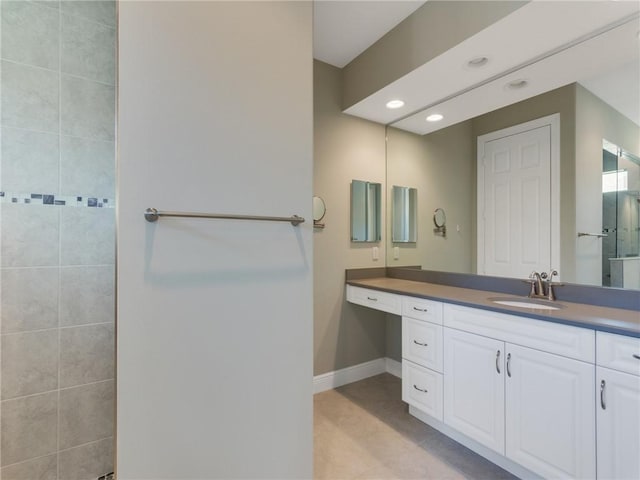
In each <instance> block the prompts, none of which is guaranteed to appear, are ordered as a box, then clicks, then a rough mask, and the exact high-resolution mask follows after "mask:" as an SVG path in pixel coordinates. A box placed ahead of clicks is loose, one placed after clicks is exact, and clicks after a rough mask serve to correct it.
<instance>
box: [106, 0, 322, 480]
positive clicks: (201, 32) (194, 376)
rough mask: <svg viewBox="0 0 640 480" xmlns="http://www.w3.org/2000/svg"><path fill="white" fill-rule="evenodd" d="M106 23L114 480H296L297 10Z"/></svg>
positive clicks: (221, 5) (299, 281)
mask: <svg viewBox="0 0 640 480" xmlns="http://www.w3.org/2000/svg"><path fill="white" fill-rule="evenodd" d="M119 17H120V25H119V42H120V44H119V52H120V53H119V55H120V57H119V89H120V92H119V95H120V97H119V124H118V131H119V142H118V143H119V179H118V187H119V197H118V201H119V210H118V288H117V291H118V324H117V325H118V326H117V341H118V352H117V359H118V375H117V377H118V379H117V381H118V397H117V398H118V411H117V420H118V426H117V443H118V445H117V476H118V478H119V479H121V480H125V479H134V478H136V479H138V478H154V479H155V478H173V479H187V478H278V479H281V478H310V477H311V475H312V351H313V345H312V301H313V300H312V273H313V272H312V221H311V196H312V53H311V46H312V45H311V38H312V35H311V3H310V2H281V3H278V2H253V3H248V2H120V12H119ZM151 206H153V207H156V208H158V209H165V210H177V211H199V212H217V213H239V214H254V215H278V216H288V215H291V214H298V215H301V216H303V217H305V218H306V219H307V222H306V223H304V224H302V225H300V226H299V227H293V226H291V225H290V224H288V223H271V222H240V221H229V220H196V219H168V218H163V219H160V220H159V222H158V223H156V224H150V223H147V222H145V221H144V220H143V217H142V212H143V211H144V209H145V208H146V207H151Z"/></svg>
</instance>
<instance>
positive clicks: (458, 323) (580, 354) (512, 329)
mask: <svg viewBox="0 0 640 480" xmlns="http://www.w3.org/2000/svg"><path fill="white" fill-rule="evenodd" d="M444 326H445V327H450V328H455V329H457V330H464V331H466V332H471V333H475V334H478V335H483V336H485V337H490V338H496V339H498V340H502V341H505V342H509V343H513V344H516V345H522V346H524V347H530V348H535V349H536V350H542V351H543V352H549V353H555V354H557V355H562V356H563V357H569V358H575V359H576V360H582V361H583V362H588V363H595V358H594V357H595V351H596V349H595V343H596V342H595V332H594V331H593V330H589V329H586V328H580V327H573V326H570V325H561V324H558V323H553V322H545V321H544V320H533V319H530V318H524V317H518V316H515V315H508V314H504V313H497V312H491V311H489V310H482V309H477V308H469V307H461V306H459V305H451V304H446V305H445V306H444Z"/></svg>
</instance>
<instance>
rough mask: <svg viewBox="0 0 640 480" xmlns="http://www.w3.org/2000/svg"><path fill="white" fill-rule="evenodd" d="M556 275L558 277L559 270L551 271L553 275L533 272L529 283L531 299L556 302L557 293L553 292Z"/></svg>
mask: <svg viewBox="0 0 640 480" xmlns="http://www.w3.org/2000/svg"><path fill="white" fill-rule="evenodd" d="M554 275H555V276H557V275H558V271H557V270H553V269H551V273H548V274H547V273H546V272H542V273H538V272H531V275H529V283H531V290H530V291H529V298H544V299H546V300H550V301H554V300H555V299H556V295H555V292H554V291H553V285H554V283H553V277H554ZM545 286H546V288H545Z"/></svg>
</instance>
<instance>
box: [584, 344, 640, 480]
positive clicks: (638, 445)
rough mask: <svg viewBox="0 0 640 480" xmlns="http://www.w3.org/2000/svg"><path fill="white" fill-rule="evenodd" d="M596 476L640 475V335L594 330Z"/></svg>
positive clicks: (628, 479)
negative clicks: (595, 336) (623, 334)
mask: <svg viewBox="0 0 640 480" xmlns="http://www.w3.org/2000/svg"><path fill="white" fill-rule="evenodd" d="M596 345H597V346H596V363H597V367H596V379H595V380H596V381H595V393H596V399H595V400H596V409H597V416H596V418H597V427H598V428H597V431H598V437H597V445H598V479H620V480H622V479H625V480H632V479H633V480H636V479H638V478H640V358H636V355H637V356H638V357H640V338H632V337H625V336H622V335H614V334H610V333H602V332H598V333H597V342H596Z"/></svg>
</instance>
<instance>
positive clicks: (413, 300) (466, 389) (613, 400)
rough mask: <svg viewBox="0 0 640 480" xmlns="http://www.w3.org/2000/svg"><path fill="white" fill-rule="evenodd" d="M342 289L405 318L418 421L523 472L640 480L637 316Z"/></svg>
mask: <svg viewBox="0 0 640 480" xmlns="http://www.w3.org/2000/svg"><path fill="white" fill-rule="evenodd" d="M346 288H347V292H346V294H347V300H348V301H349V302H351V303H354V304H358V305H362V306H365V307H369V308H372V309H376V310H382V311H384V312H387V313H391V314H395V315H398V316H400V317H401V321H402V398H403V400H404V401H405V402H406V403H408V404H409V412H410V413H411V414H412V415H413V416H415V417H417V418H418V419H420V420H422V421H423V422H425V423H427V424H429V425H431V426H433V427H434V428H436V429H438V430H440V431H441V432H443V433H444V434H446V435H448V436H450V437H452V438H453V439H455V440H457V441H458V442H460V443H462V444H464V445H466V446H467V447H469V448H471V449H472V450H474V451H476V452H477V453H479V454H480V455H482V456H484V457H486V458H488V459H489V460H491V461H493V462H494V463H496V464H498V465H500V466H502V467H503V468H505V469H507V470H509V471H511V472H512V473H514V474H516V475H518V476H520V477H524V478H531V477H532V476H533V477H535V476H536V475H538V476H540V477H543V478H580V479H586V478H600V479H605V478H606V479H628V478H640V457H639V455H638V452H640V313H639V312H638V311H636V310H624V309H618V308H606V307H601V306H594V305H586V304H579V303H569V302H564V301H558V302H555V303H553V304H547V303H546V302H545V303H544V304H539V305H535V303H533V302H531V303H530V302H529V301H528V299H527V298H526V297H516V296H510V295H505V294H504V293H502V294H497V293H496V292H490V291H483V290H476V289H470V288H460V287H455V286H450V285H442V284H435V283H426V282H421V281H414V280H405V279H401V278H389V277H375V278H363V279H349V277H348V280H347V286H346ZM510 299H511V300H512V301H514V302H519V303H520V304H521V306H519V307H516V306H509V305H507V304H505V301H507V303H508V302H509V300H510ZM498 301H499V302H500V303H496V302H498ZM516 304H517V303H516ZM542 308H545V309H542ZM532 474H533V475H532Z"/></svg>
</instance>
